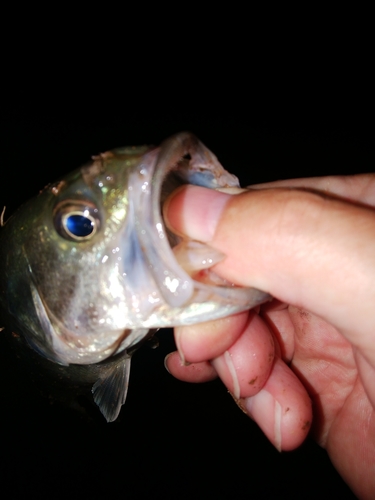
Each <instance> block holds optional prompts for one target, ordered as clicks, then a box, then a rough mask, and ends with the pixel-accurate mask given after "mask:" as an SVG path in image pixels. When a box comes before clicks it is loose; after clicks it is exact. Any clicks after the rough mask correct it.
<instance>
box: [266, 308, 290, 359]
mask: <svg viewBox="0 0 375 500" xmlns="http://www.w3.org/2000/svg"><path fill="white" fill-rule="evenodd" d="M284 305H285V304H284ZM261 317H262V318H263V320H264V321H265V322H266V324H267V326H268V328H269V329H270V330H271V332H272V333H273V336H274V337H275V339H276V340H277V343H276V345H277V346H278V354H279V356H280V357H281V359H282V360H283V361H285V362H286V363H289V362H290V361H292V359H293V356H294V350H295V326H294V324H293V321H292V320H291V317H290V313H289V309H288V308H287V307H286V305H285V307H283V308H281V303H280V306H279V307H276V308H265V309H264V310H262V311H261Z"/></svg>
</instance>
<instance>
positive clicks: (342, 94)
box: [0, 44, 375, 499]
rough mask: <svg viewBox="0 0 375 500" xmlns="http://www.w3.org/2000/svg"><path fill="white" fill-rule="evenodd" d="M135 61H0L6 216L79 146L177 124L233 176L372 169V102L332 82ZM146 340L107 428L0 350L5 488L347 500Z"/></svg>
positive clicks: (316, 460) (316, 465)
mask: <svg viewBox="0 0 375 500" xmlns="http://www.w3.org/2000/svg"><path fill="white" fill-rule="evenodd" d="M25 50H26V52H27V44H26V47H25ZM156 56H157V55H156ZM149 59H153V56H152V55H151V56H149V57H148V58H147V59H146V60H144V61H143V62H142V64H140V65H138V66H137V67H135V66H134V65H133V64H132V61H131V60H129V59H127V60H126V58H125V62H124V61H122V63H121V64H119V65H118V66H115V65H111V64H109V63H107V62H106V61H105V60H103V59H101V60H100V61H99V62H98V63H97V65H96V66H91V67H90V65H86V66H85V67H84V68H81V69H80V70H79V71H75V70H72V69H71V68H70V70H69V71H67V70H66V66H64V65H62V67H61V66H59V65H57V64H55V63H52V62H51V61H47V63H46V66H45V67H43V68H41V65H38V63H36V62H35V60H34V59H33V56H32V54H31V55H30V57H29V58H28V59H27V61H28V62H27V64H23V62H22V65H21V69H18V71H17V73H16V76H14V75H11V76H9V72H10V73H12V71H13V69H12V68H13V66H12V68H11V69H9V71H8V73H7V75H6V77H5V80H6V81H7V83H8V87H7V91H6V92H4V93H3V96H2V97H3V99H2V112H1V128H2V135H1V160H0V165H1V167H0V168H1V170H0V171H1V181H0V190H1V191H0V204H1V205H6V206H7V215H9V214H10V213H11V212H12V211H13V210H14V209H15V208H16V207H17V206H18V205H19V204H20V203H21V202H22V201H24V200H25V199H27V198H28V197H30V196H32V195H34V194H35V193H37V192H38V190H39V189H40V188H42V187H43V186H44V185H45V184H47V183H48V182H49V181H52V180H55V179H56V178H58V177H59V176H61V175H63V174H64V173H66V172H69V171H70V170H72V169H73V168H76V167H78V166H79V165H81V164H82V163H84V162H86V161H87V160H88V159H89V158H90V156H91V155H92V154H96V153H98V152H102V151H105V150H108V149H111V148H113V147H116V146H122V145H132V144H145V143H146V144H158V143H160V141H162V140H163V139H165V138H166V137H167V136H169V135H171V134H173V133H175V132H178V131H181V130H191V131H192V132H194V133H195V134H196V135H197V136H198V137H199V138H200V139H201V140H202V141H203V142H204V143H205V144H206V145H207V146H208V147H209V148H210V149H211V150H212V151H213V152H214V153H215V154H216V155H217V156H218V158H219V160H220V161H221V163H222V164H223V165H224V166H225V168H227V169H228V170H229V171H231V172H233V173H236V174H237V175H238V176H239V177H240V179H241V181H242V184H243V185H247V184H250V183H257V182H264V181H270V180H276V179H282V178H292V177H297V176H298V177H305V176H314V175H331V174H354V173H360V172H370V171H373V169H374V159H375V148H374V140H373V133H374V126H373V119H372V114H371V110H372V107H371V106H372V103H371V102H369V100H368V99H369V97H368V95H367V94H366V95H364V94H363V93H361V92H358V89H357V88H356V89H350V88H348V87H346V86H345V87H343V84H342V81H343V80H342V79H341V78H340V77H338V78H337V79H334V81H332V80H331V79H330V78H326V74H325V71H323V73H322V74H321V75H320V76H318V77H317V76H316V74H315V73H314V71H312V70H311V71H310V72H306V73H304V74H301V73H299V74H298V77H297V78H291V79H290V81H288V82H286V81H285V74H287V73H288V70H285V69H284V73H281V72H280V68H279V67H278V68H275V71H274V72H273V74H270V75H269V76H268V78H266V79H264V78H260V77H259V74H257V73H255V72H254V73H252V74H251V76H250V77H248V78H247V77H245V74H242V72H241V71H238V72H236V73H233V72H232V68H228V67H225V66H220V67H217V68H209V67H206V68H205V71H203V72H197V71H195V70H194V63H193V62H192V61H186V60H185V62H184V63H183V64H182V65H181V66H182V68H180V69H179V70H178V71H176V70H175V69H174V68H173V69H171V68H166V64H165V58H164V60H163V61H164V62H163V61H160V59H158V57H156V61H160V62H159V63H154V64H153V65H152V67H150V64H149ZM125 63H126V64H125ZM66 64H67V65H68V63H66ZM124 66H125V67H126V68H129V70H127V71H126V72H125V73H124V70H123V68H124ZM237 69H238V68H237ZM285 71H286V73H285ZM271 73H272V72H271ZM228 74H229V77H228ZM228 78H229V81H230V82H231V83H230V84H229V85H227V84H226V83H225V82H226V81H228ZM223 79H224V80H225V82H224V81H223ZM254 81H255V82H256V83H255V85H254ZM306 82H308V84H306ZM359 87H360V86H359ZM249 258H251V256H249ZM159 338H160V347H159V348H158V349H157V350H149V349H147V348H144V349H142V350H141V351H139V352H138V353H137V354H136V355H135V356H134V359H133V369H132V373H131V383H130V390H129V394H128V399H127V402H126V405H125V407H124V408H123V410H122V412H121V415H120V418H119V419H118V421H117V422H115V423H113V424H106V423H105V421H104V420H103V419H102V418H101V415H100V414H99V412H97V413H95V412H91V411H88V412H87V413H86V412H84V411H82V412H79V411H76V410H72V409H70V408H67V407H65V406H64V405H62V404H60V403H59V402H58V401H55V400H54V399H53V397H51V398H50V399H47V398H43V397H41V396H39V394H38V393H37V392H33V391H31V390H30V389H29V388H28V389H27V390H26V391H25V390H24V387H23V381H25V380H27V378H28V373H27V370H24V369H22V366H21V365H20V364H19V363H17V360H16V359H15V358H14V357H13V355H12V354H11V353H9V352H8V351H7V350H5V349H3V350H2V352H1V353H0V355H1V367H0V368H1V377H2V378H1V382H2V389H1V408H2V411H1V431H0V439H1V441H0V442H1V447H0V453H1V455H2V466H1V471H0V474H1V476H2V479H1V484H2V486H1V488H2V489H4V491H5V490H6V489H8V491H11V492H12V497H13V498H21V497H25V496H28V495H32V494H35V495H37V496H38V497H39V498H47V497H48V498H50V497H53V498H63V497H64V498H65V497H67V496H68V497H73V498H78V497H83V498H86V497H87V498H103V497H107V498H111V497H112V498H113V497H114V495H116V498H131V499H132V498H141V497H152V498H207V497H208V496H210V497H211V496H212V497H216V498H233V497H238V498H248V497H249V498H254V499H258V498H259V499H262V498H284V497H285V498H286V497H288V498H296V499H297V498H301V497H302V496H303V498H317V497H318V496H320V495H322V494H324V496H325V497H330V496H332V497H333V496H334V497H335V498H354V496H353V495H352V493H350V491H349V489H348V488H347V486H346V485H345V484H344V482H343V481H342V480H341V478H340V477H339V476H338V474H337V473H336V471H335V469H334V468H333V467H332V465H331V464H330V461H329V459H328V457H327V455H326V453H325V451H324V450H322V449H320V448H319V447H318V446H317V445H316V444H315V443H314V442H313V441H312V440H311V439H307V441H306V442H305V443H304V444H303V445H302V446H301V447H300V448H299V449H298V450H296V451H294V452H291V453H282V454H279V453H278V452H277V451H276V450H274V449H273V447H272V445H270V444H269V442H268V441H267V439H266V438H265V437H264V436H263V434H262V432H261V431H260V430H259V429H258V428H257V426H256V425H255V424H254V423H253V422H252V421H251V420H249V419H248V418H247V417H246V416H245V415H244V414H242V413H241V412H240V411H239V409H238V408H237V406H236V405H235V404H234V402H233V401H232V399H231V397H230V396H229V395H228V394H227V392H226V390H225V388H224V387H223V386H222V385H221V383H220V382H218V381H216V382H213V383H209V384H203V385H189V384H186V383H182V382H178V381H176V380H174V379H173V378H172V377H171V376H170V375H169V374H168V373H167V372H166V371H165V370H164V368H163V358H164V356H165V355H166V354H167V353H168V352H169V351H170V350H172V349H173V337H172V332H171V331H165V332H162V333H161V334H160V335H159ZM296 480H298V485H297V484H296V483H295V481H296ZM301 485H302V487H303V489H302V491H301ZM9 488H10V490H9Z"/></svg>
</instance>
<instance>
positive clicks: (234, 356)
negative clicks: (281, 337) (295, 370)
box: [212, 313, 275, 399]
mask: <svg viewBox="0 0 375 500" xmlns="http://www.w3.org/2000/svg"><path fill="white" fill-rule="evenodd" d="M274 354H275V346H274V342H273V338H272V335H271V333H270V331H269V330H268V328H267V326H266V324H265V323H264V322H263V321H262V319H261V318H260V317H259V316H258V315H257V314H254V313H250V314H249V318H248V322H247V324H246V325H245V328H244V330H243V333H242V334H241V336H240V337H239V338H238V340H237V341H236V342H235V344H233V345H232V346H231V347H230V348H229V349H228V350H226V351H225V352H224V354H222V355H221V356H219V357H217V358H215V359H214V360H212V365H213V367H214V368H215V370H216V372H217V374H218V375H219V377H220V378H221V380H222V381H223V382H224V384H225V385H226V387H228V389H229V391H230V392H231V393H232V394H233V396H234V397H235V398H236V399H239V398H240V397H242V398H246V397H248V396H253V395H254V394H256V393H257V392H259V391H260V389H261V388H262V387H263V386H264V384H265V383H266V380H267V378H268V377H269V374H270V372H271V369H272V364H273V359H274Z"/></svg>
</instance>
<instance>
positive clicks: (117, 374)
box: [91, 354, 131, 422]
mask: <svg viewBox="0 0 375 500" xmlns="http://www.w3.org/2000/svg"><path fill="white" fill-rule="evenodd" d="M130 363H131V356H130V355H129V354H125V355H124V356H123V357H121V359H119V360H118V362H114V363H113V364H111V365H110V366H108V367H106V370H105V372H104V373H103V375H101V377H100V378H99V379H98V380H97V381H96V382H95V384H94V385H93V387H92V389H91V391H92V393H93V397H94V401H95V403H96V404H97V405H98V406H99V409H100V411H101V412H102V414H103V416H104V418H105V419H106V420H107V422H113V421H114V420H116V418H117V417H118V415H119V413H120V410H121V406H122V405H123V404H124V403H125V400H126V394H127V392H128V385H129V374H130Z"/></svg>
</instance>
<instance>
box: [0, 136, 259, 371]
mask: <svg viewBox="0 0 375 500" xmlns="http://www.w3.org/2000/svg"><path fill="white" fill-rule="evenodd" d="M184 183H192V184H198V185H203V186H207V187H210V188H213V189H215V188H223V187H238V186H239V184H238V180H237V178H236V177H235V176H232V175H231V174H229V173H228V172H226V171H225V170H224V169H223V167H222V166H221V165H220V163H219V162H218V161H217V159H216V157H215V156H214V155H213V154H212V153H211V152H210V151H209V150H208V149H207V148H206V147H205V146H203V144H202V143H200V142H199V141H198V140H197V139H196V138H195V137H194V136H193V135H192V134H189V133H181V134H177V135H176V136H174V137H172V138H170V139H169V140H167V141H166V142H165V143H163V144H162V145H161V147H159V148H152V147H151V148H150V147H148V146H142V147H136V148H128V147H126V148H118V149H115V150H113V151H109V152H107V153H103V154H100V155H98V156H95V157H93V159H92V162H90V163H89V164H87V165H85V166H83V167H81V168H79V169H77V170H75V171H73V172H72V173H70V174H68V175H67V176H66V177H64V178H63V179H62V180H59V181H57V182H55V183H52V184H50V185H48V186H47V187H45V188H44V189H43V190H42V191H41V192H40V193H39V195H38V196H37V197H36V198H34V199H32V200H30V201H29V202H28V203H26V204H25V205H24V206H23V207H21V209H20V210H19V211H18V212H16V214H15V215H14V216H13V217H11V219H10V220H9V221H7V223H6V224H5V226H4V227H3V228H2V241H3V242H4V241H7V242H8V243H7V245H6V249H4V248H2V249H1V250H0V252H1V260H2V261H3V264H4V266H3V267H4V273H3V274H4V277H3V278H2V282H1V283H2V291H1V296H2V301H3V302H6V303H7V307H8V309H9V311H10V313H11V314H12V315H13V316H14V317H15V319H16V321H17V323H18V324H19V325H20V328H21V329H22V331H23V333H24V335H25V337H26V338H27V340H28V342H29V343H30V344H31V345H32V347H33V348H34V349H36V350H37V351H39V352H40V353H41V354H42V355H44V356H45V357H47V358H49V359H51V360H52V361H56V362H58V363H61V364H66V365H68V364H71V363H74V364H92V363H98V362H101V361H103V360H105V359H107V358H108V357H110V356H112V355H114V354H117V353H119V352H121V351H123V350H129V349H131V348H132V347H133V346H134V345H136V344H137V343H138V342H140V341H141V340H142V339H143V338H144V337H145V336H146V335H147V332H148V331H149V329H154V328H160V327H172V326H176V325H181V324H191V323H198V322H201V321H207V320H210V319H214V318H218V317H222V316H226V315H229V314H232V313H234V312H238V311H240V310H244V309H246V308H249V307H252V306H254V305H257V304H259V303H261V302H264V301H265V300H267V299H268V295H267V294H265V293H263V292H260V291H258V290H254V289H244V288H239V287H234V286H233V285H232V284H228V283H226V282H224V281H222V282H220V281H219V282H215V283H208V284H207V283H201V282H198V281H197V280H196V279H194V278H193V277H192V276H191V274H189V273H188V272H187V271H186V270H185V269H184V268H183V267H181V265H180V264H179V263H178V261H177V260H176V258H175V256H174V253H173V247H174V246H175V245H177V244H178V243H179V237H178V236H176V235H173V234H172V233H170V232H169V231H168V230H167V229H166V228H165V225H164V223H163V219H162V215H161V205H162V204H163V201H164V200H165V199H166V197H167V196H168V195H169V194H170V193H171V192H172V191H173V189H175V188H176V187H177V186H178V185H181V184H184ZM3 246H4V245H3Z"/></svg>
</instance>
